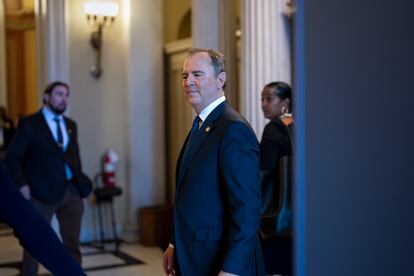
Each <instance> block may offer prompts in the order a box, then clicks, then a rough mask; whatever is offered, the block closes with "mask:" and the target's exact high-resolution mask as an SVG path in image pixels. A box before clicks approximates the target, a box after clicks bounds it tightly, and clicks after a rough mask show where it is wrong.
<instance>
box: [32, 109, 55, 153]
mask: <svg viewBox="0 0 414 276" xmlns="http://www.w3.org/2000/svg"><path fill="white" fill-rule="evenodd" d="M37 119H38V121H39V126H40V130H41V132H42V133H43V134H44V135H45V136H46V137H47V138H46V141H48V142H49V143H51V144H53V145H54V146H55V147H56V148H57V149H59V147H58V144H57V143H56V140H55V137H54V136H53V134H52V132H51V130H50V128H49V125H48V124H47V122H46V119H45V117H44V116H43V113H42V110H40V111H39V112H38V113H37Z"/></svg>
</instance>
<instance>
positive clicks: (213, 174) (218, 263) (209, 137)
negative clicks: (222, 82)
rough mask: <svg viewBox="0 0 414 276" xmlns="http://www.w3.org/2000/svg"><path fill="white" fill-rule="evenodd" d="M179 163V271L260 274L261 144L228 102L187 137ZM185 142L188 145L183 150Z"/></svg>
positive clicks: (176, 226)
mask: <svg viewBox="0 0 414 276" xmlns="http://www.w3.org/2000/svg"><path fill="white" fill-rule="evenodd" d="M188 140H189V137H187V139H186V141H185V143H184V146H183V148H182V150H181V153H180V156H179V159H178V162H177V174H176V181H177V188H176V193H175V200H174V223H173V224H174V227H173V239H172V243H173V244H174V250H175V251H174V256H175V264H176V268H177V272H178V275H185V276H186V275H217V274H218V273H219V272H220V270H223V271H225V272H229V273H234V274H238V275H264V267H263V259H262V255H261V250H260V243H259V239H258V227H259V224H260V184H259V147H258V142H257V139H256V136H255V134H254V132H253V131H252V129H251V128H250V126H249V124H248V123H247V122H246V121H245V120H244V119H243V118H242V117H241V116H240V115H239V114H238V113H237V112H236V111H235V110H234V109H233V108H232V107H231V106H230V105H228V104H227V103H226V102H224V103H221V104H220V105H218V106H217V107H216V108H215V109H214V110H213V111H212V112H211V113H210V114H209V115H208V117H207V118H206V120H205V121H204V122H203V124H202V125H201V128H200V129H199V130H198V131H197V132H196V134H195V136H193V137H192V138H191V144H190V145H189V143H188ZM186 147H188V148H187V149H186Z"/></svg>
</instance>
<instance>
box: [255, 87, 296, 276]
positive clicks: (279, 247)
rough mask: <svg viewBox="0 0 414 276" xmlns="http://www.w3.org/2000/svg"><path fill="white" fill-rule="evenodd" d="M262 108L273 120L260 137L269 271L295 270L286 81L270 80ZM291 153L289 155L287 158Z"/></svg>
mask: <svg viewBox="0 0 414 276" xmlns="http://www.w3.org/2000/svg"><path fill="white" fill-rule="evenodd" d="M261 101H262V110H263V114H264V117H265V118H266V119H269V120H270V122H269V123H268V124H267V125H266V126H265V128H264V131H263V135H262V140H261V141H260V173H261V185H262V221H261V228H260V233H261V237H262V250H263V257H264V260H265V266H266V273H267V274H282V275H290V274H292V233H291V232H292V231H291V230H292V224H291V222H292V212H291V208H290V197H291V195H290V185H291V183H290V179H291V170H290V161H291V156H292V139H291V133H292V127H293V119H292V116H291V113H289V112H290V110H291V106H292V90H291V88H290V86H289V85H288V84H286V83H284V82H272V83H269V84H267V85H266V86H265V87H264V88H263V91H262V97H261ZM286 157H287V158H286Z"/></svg>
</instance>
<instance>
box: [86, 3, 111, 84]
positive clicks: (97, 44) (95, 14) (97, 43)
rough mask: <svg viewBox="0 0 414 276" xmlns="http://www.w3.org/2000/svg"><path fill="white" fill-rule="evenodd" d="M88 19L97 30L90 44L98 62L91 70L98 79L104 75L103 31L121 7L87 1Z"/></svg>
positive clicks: (93, 33) (92, 35)
mask: <svg viewBox="0 0 414 276" xmlns="http://www.w3.org/2000/svg"><path fill="white" fill-rule="evenodd" d="M84 11H85V13H86V19H87V21H88V23H89V24H90V25H92V26H93V27H94V28H96V30H95V31H94V32H92V34H91V38H90V43H91V45H92V48H94V49H95V50H96V62H95V65H92V66H91V67H90V68H89V71H90V72H91V74H92V76H94V77H95V78H96V79H98V78H99V77H100V76H101V75H102V67H101V50H102V30H103V27H105V26H110V25H112V23H113V22H114V20H115V17H116V16H117V15H118V11H119V6H118V2H116V1H110V0H109V1H108V0H107V1H104V0H101V1H87V2H85V4H84Z"/></svg>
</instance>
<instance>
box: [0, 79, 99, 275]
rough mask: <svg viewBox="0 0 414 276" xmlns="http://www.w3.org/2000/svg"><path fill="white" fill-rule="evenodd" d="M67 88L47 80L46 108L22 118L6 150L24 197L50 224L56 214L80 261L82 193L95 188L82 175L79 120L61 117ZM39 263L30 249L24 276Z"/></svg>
mask: <svg viewBox="0 0 414 276" xmlns="http://www.w3.org/2000/svg"><path fill="white" fill-rule="evenodd" d="M68 98H69V86H68V85H67V84H65V83H63V82H53V83H51V84H49V85H48V86H47V87H46V89H45V92H44V97H43V102H44V106H43V108H42V109H41V110H40V111H38V112H37V113H34V114H32V115H29V116H27V117H25V118H22V119H21V120H20V122H19V126H18V128H17V131H16V134H15V136H14V138H13V140H12V141H11V143H10V145H9V148H8V150H7V153H6V158H5V163H6V166H7V169H8V172H9V174H10V176H11V177H12V179H13V181H14V183H16V185H17V186H18V187H19V189H20V192H21V193H22V195H23V196H24V197H25V198H26V199H28V200H30V202H31V203H32V205H33V206H34V207H35V209H36V210H38V211H39V212H40V213H41V214H42V215H43V217H45V218H46V220H48V221H49V222H50V220H51V218H52V215H53V214H54V213H56V217H57V219H58V221H59V226H60V234H61V237H62V240H63V243H64V245H65V247H66V248H67V249H68V250H69V252H70V253H71V255H72V256H73V257H74V258H75V259H76V260H77V261H78V262H79V263H81V254H80V249H79V235H80V228H81V219H82V214H83V201H82V197H86V196H88V194H89V192H90V191H91V188H92V183H91V181H90V180H89V178H88V177H87V176H86V175H85V174H83V173H82V169H81V161H80V157H79V147H78V141H77V128H76V123H75V122H74V121H73V120H71V119H69V118H67V117H65V116H62V114H63V112H64V111H65V110H66V108H67V105H68ZM37 267H38V263H37V261H36V259H34V258H33V257H32V256H31V255H30V254H29V253H28V252H27V251H25V252H24V255H23V266H22V273H23V275H36V273H37Z"/></svg>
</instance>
